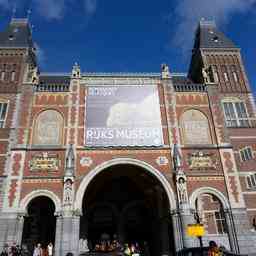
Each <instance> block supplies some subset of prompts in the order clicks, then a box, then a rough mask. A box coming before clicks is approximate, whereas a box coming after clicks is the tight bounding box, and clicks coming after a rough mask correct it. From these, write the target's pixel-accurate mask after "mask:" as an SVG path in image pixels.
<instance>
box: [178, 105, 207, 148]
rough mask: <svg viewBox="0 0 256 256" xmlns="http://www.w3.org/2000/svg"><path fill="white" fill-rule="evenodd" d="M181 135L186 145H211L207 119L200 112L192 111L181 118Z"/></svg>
mask: <svg viewBox="0 0 256 256" xmlns="http://www.w3.org/2000/svg"><path fill="white" fill-rule="evenodd" d="M181 134H182V139H183V143H184V144H211V143H212V139H211V133H210V128H209V123H208V119H207V117H206V116H205V115H204V114H203V113H202V112H200V111H199V110H195V109H191V110H188V111H186V112H185V113H183V115H182V117H181Z"/></svg>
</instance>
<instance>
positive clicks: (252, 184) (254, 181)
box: [246, 173, 256, 189]
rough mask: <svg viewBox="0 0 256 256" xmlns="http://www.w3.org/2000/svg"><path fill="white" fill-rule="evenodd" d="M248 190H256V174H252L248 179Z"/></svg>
mask: <svg viewBox="0 0 256 256" xmlns="http://www.w3.org/2000/svg"><path fill="white" fill-rule="evenodd" d="M246 182H247V188H248V189H256V173H254V174H250V175H248V176H247V177H246Z"/></svg>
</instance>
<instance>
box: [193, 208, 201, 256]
mask: <svg viewBox="0 0 256 256" xmlns="http://www.w3.org/2000/svg"><path fill="white" fill-rule="evenodd" d="M194 218H195V221H196V224H201V223H200V217H199V214H198V212H195V213H194ZM197 238H198V239H199V244H200V251H201V255H202V256H203V238H202V235H199V236H197Z"/></svg>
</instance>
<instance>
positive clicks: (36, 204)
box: [22, 196, 56, 252]
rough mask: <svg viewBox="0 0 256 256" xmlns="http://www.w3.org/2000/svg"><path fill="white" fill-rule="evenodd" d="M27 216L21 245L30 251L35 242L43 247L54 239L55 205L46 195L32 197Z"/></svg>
mask: <svg viewBox="0 0 256 256" xmlns="http://www.w3.org/2000/svg"><path fill="white" fill-rule="evenodd" d="M27 212H28V216H27V217H26V218H25V222H24V228H23V234H22V245H25V246H27V248H28V250H29V251H30V252H33V248H34V246H35V245H36V244H37V243H40V244H41V245H42V247H43V248H46V247H47V245H48V244H49V243H50V242H52V243H53V244H54V240H55V228H56V218H55V216H54V212H55V206H54V203H53V202H52V200H51V199H49V198H48V197H46V196H39V197H36V198H34V199H33V200H32V201H31V202H30V203H29V205H28V209H27Z"/></svg>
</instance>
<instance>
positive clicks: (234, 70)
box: [231, 65, 239, 83]
mask: <svg viewBox="0 0 256 256" xmlns="http://www.w3.org/2000/svg"><path fill="white" fill-rule="evenodd" d="M231 70H232V75H233V79H234V81H235V83H238V82H239V80H238V75H237V71H236V66H234V65H233V66H231Z"/></svg>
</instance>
